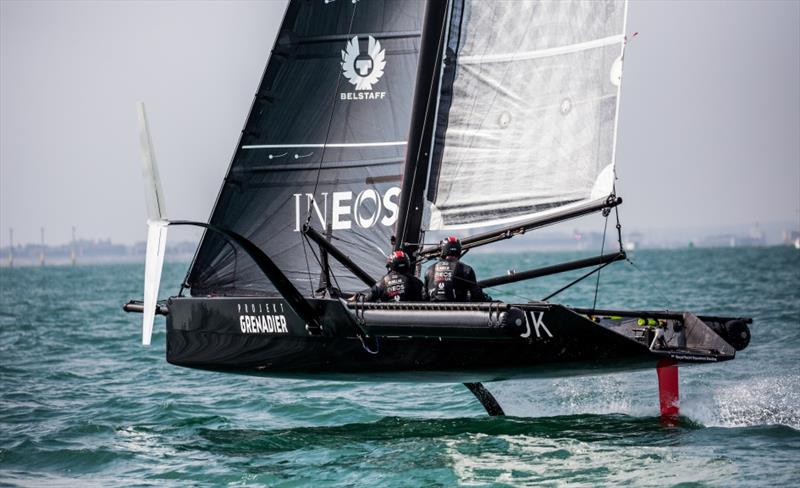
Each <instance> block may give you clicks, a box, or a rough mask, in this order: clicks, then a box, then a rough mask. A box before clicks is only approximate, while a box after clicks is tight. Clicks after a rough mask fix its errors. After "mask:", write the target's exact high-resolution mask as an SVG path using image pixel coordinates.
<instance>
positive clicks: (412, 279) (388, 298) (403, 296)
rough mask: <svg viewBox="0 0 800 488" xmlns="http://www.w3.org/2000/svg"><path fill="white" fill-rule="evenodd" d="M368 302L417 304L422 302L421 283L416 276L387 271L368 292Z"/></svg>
mask: <svg viewBox="0 0 800 488" xmlns="http://www.w3.org/2000/svg"><path fill="white" fill-rule="evenodd" d="M365 300H366V301H368V302H419V301H422V282H421V281H420V280H419V278H417V277H416V276H413V275H410V274H405V273H400V272H398V271H389V273H388V274H387V275H386V276H384V277H383V278H381V279H380V280H379V281H378V282H377V283H375V285H373V287H372V288H371V289H370V290H369V293H368V294H367V295H366V298H365Z"/></svg>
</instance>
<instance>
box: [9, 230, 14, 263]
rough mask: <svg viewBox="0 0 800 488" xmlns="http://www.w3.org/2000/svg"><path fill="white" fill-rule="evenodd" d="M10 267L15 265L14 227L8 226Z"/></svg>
mask: <svg viewBox="0 0 800 488" xmlns="http://www.w3.org/2000/svg"><path fill="white" fill-rule="evenodd" d="M8 267H9V268H13V267H14V229H12V228H10V227H9V228H8Z"/></svg>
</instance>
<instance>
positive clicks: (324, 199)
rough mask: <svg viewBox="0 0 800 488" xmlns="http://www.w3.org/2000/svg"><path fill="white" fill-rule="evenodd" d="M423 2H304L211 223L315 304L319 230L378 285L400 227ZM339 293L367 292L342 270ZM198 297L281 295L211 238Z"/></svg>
mask: <svg viewBox="0 0 800 488" xmlns="http://www.w3.org/2000/svg"><path fill="white" fill-rule="evenodd" d="M422 10H423V5H422V2H417V1H395V0H361V1H359V2H355V3H353V2H351V1H333V2H326V1H325V0H293V1H291V2H290V4H289V6H288V8H287V12H286V15H285V17H284V20H283V24H282V25H281V30H280V33H279V35H278V38H277V40H276V43H275V47H274V48H273V50H272V53H271V56H270V59H269V62H268V65H267V68H266V70H265V72H264V76H263V78H262V81H261V84H260V85H259V88H258V92H257V94H256V96H255V100H254V102H253V106H252V108H251V111H250V115H249V117H248V120H247V123H246V125H245V128H244V130H243V132H242V136H241V140H240V142H239V144H238V146H237V149H236V152H235V154H234V157H233V161H232V163H231V167H230V170H229V172H228V175H227V177H226V178H225V181H224V183H223V186H222V189H221V192H220V195H219V197H218V200H217V204H216V206H215V208H214V211H213V213H212V217H211V223H212V224H214V225H217V226H220V227H224V228H227V229H230V230H232V231H234V232H237V233H239V234H241V235H243V236H245V237H246V238H248V239H249V240H251V241H252V242H253V243H255V244H256V245H257V246H259V247H260V248H261V249H263V250H264V251H265V252H266V253H267V254H268V255H269V256H270V257H271V258H272V259H273V260H274V261H275V263H276V264H277V265H278V266H279V267H280V268H281V270H282V271H283V272H284V273H285V274H286V276H287V277H288V278H289V279H290V280H291V281H292V283H293V284H294V285H295V286H296V287H297V288H298V289H299V290H300V291H301V292H302V293H304V294H306V295H311V294H313V293H314V290H315V289H316V288H317V287H318V286H319V282H320V275H321V270H320V265H319V264H318V263H319V262H318V259H317V257H318V255H319V249H318V248H317V246H316V245H315V244H313V243H310V242H309V241H307V240H306V239H305V238H304V235H303V233H302V232H301V230H302V226H303V225H304V224H305V223H306V221H307V219H308V217H309V216H310V222H309V223H310V225H311V226H312V227H314V228H315V229H317V230H318V231H319V232H321V233H326V232H327V234H328V235H329V238H330V239H331V242H332V243H333V244H334V245H335V246H337V247H338V248H340V249H341V250H342V251H343V252H344V253H345V254H347V255H349V256H350V257H352V258H354V259H356V260H357V261H358V264H359V265H360V266H361V267H362V268H364V269H365V270H366V271H367V272H368V273H370V274H371V275H373V276H374V277H376V278H377V277H380V275H381V274H382V273H383V272H384V267H383V266H384V262H385V255H386V253H387V252H389V251H390V250H391V244H390V242H389V241H390V237H391V234H392V227H393V225H394V223H395V222H396V220H397V217H398V211H399V208H398V196H399V192H400V189H399V185H400V173H401V164H402V161H403V158H404V155H405V150H406V147H405V146H406V137H407V133H408V125H409V120H410V108H411V97H412V93H413V88H414V87H413V84H414V77H415V74H416V67H417V55H418V52H419V28H420V22H421V16H422ZM331 266H332V270H331V271H332V275H333V276H332V280H334V283H333V284H334V286H337V287H339V288H341V289H342V290H345V291H355V290H360V289H363V288H364V284H363V283H362V282H361V281H360V280H359V279H358V278H356V277H355V276H353V275H352V274H351V273H350V272H348V271H347V270H346V269H344V268H343V267H341V266H339V265H338V264H337V263H335V262H333V260H331ZM187 284H188V285H189V286H190V288H191V292H192V295H195V296H200V295H209V294H214V295H233V294H236V295H261V294H267V295H271V294H275V290H274V288H273V287H272V285H271V284H270V283H269V281H268V280H267V279H266V278H265V277H264V276H263V275H262V274H261V272H260V271H259V269H258V268H257V266H256V265H255V264H254V263H253V262H252V261H251V260H250V259H249V258H248V257H247V256H246V255H244V253H242V252H241V251H238V250H237V249H236V246H235V245H234V244H231V243H228V242H226V241H225V240H224V239H223V238H220V237H218V236H216V235H214V234H210V233H209V234H206V235H204V237H203V240H202V242H201V245H200V248H199V249H198V252H197V255H196V256H195V260H194V262H193V264H192V267H191V269H190V271H189V275H188V280H187Z"/></svg>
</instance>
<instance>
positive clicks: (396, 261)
mask: <svg viewBox="0 0 800 488" xmlns="http://www.w3.org/2000/svg"><path fill="white" fill-rule="evenodd" d="M386 267H387V268H389V269H391V270H392V271H400V270H407V269H410V268H411V260H410V259H408V256H407V255H406V253H404V252H403V251H395V252H393V253H391V254H389V257H388V258H386Z"/></svg>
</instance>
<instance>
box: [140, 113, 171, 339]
mask: <svg viewBox="0 0 800 488" xmlns="http://www.w3.org/2000/svg"><path fill="white" fill-rule="evenodd" d="M137 108H138V112H139V143H140V146H141V151H142V176H143V177H144V197H145V204H146V206H147V255H146V257H145V265H144V312H143V314H142V344H144V345H145V346H148V345H150V337H151V336H152V334H153V321H154V320H155V312H156V302H157V301H158V286H159V283H160V282H161V269H162V268H163V266H164V250H165V248H166V244H167V225H168V222H167V211H166V208H165V205H164V192H163V191H162V189H161V178H160V177H159V175H158V166H157V164H156V156H155V152H154V151H153V143H152V140H151V139H150V129H149V127H148V124H147V114H146V113H145V109H144V103H143V102H139V103H138V105H137Z"/></svg>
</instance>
